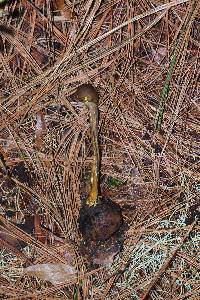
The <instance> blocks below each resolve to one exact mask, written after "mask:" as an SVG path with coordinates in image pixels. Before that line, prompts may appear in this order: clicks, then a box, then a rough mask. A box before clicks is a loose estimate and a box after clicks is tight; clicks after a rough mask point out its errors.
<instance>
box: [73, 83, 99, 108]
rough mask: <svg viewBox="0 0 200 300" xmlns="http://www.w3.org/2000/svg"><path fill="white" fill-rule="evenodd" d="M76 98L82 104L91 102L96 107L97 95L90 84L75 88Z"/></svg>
mask: <svg viewBox="0 0 200 300" xmlns="http://www.w3.org/2000/svg"><path fill="white" fill-rule="evenodd" d="M76 97H77V99H78V100H79V101H82V102H84V103H87V102H93V103H95V104H97V105H98V100H99V94H98V92H97V90H96V88H95V87H94V86H93V85H91V84H89V83H88V84H82V85H80V86H79V87H78V88H77V91H76Z"/></svg>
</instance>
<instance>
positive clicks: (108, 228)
mask: <svg viewBox="0 0 200 300" xmlns="http://www.w3.org/2000/svg"><path fill="white" fill-rule="evenodd" d="M122 223H123V217H122V212H121V208H120V206H119V205H117V204H115V203H114V202H112V201H111V200H110V199H105V198H104V199H102V200H101V202H100V203H99V204H97V205H96V206H91V207H89V206H87V205H86V206H84V207H83V208H82V209H81V211H80V219H79V224H80V232H81V233H82V235H83V237H84V238H85V239H87V240H88V239H89V240H93V241H96V240H98V241H99V240H100V241H102V240H107V239H108V238H110V237H111V236H112V235H113V234H114V233H115V232H116V231H117V230H118V229H119V228H120V226H121V225H122Z"/></svg>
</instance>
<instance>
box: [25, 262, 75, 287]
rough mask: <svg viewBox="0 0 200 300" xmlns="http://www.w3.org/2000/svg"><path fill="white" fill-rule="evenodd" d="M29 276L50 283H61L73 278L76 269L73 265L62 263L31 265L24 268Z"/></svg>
mask: <svg viewBox="0 0 200 300" xmlns="http://www.w3.org/2000/svg"><path fill="white" fill-rule="evenodd" d="M24 272H25V273H26V274H28V275H30V276H36V277H39V278H40V279H42V280H47V281H50V282H51V283H52V284H55V285H56V284H63V283H65V282H67V281H69V280H73V279H75V274H76V270H75V268H74V267H73V266H71V265H69V264H64V263H54V264H53V263H46V264H37V265H32V266H29V267H27V268H25V269H24Z"/></svg>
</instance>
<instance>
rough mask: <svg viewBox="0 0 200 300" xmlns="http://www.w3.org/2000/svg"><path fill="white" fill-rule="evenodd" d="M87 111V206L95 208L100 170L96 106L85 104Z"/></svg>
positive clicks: (94, 104)
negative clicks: (89, 141) (89, 145)
mask: <svg viewBox="0 0 200 300" xmlns="http://www.w3.org/2000/svg"><path fill="white" fill-rule="evenodd" d="M85 105H86V106H87V108H88V110H89V117H90V131H91V139H92V147H93V162H92V170H91V179H90V180H91V186H90V193H89V196H88V198H87V202H86V203H87V205H89V206H95V205H96V204H97V203H98V194H99V168H100V154H99V142H98V106H97V104H96V103H94V102H85Z"/></svg>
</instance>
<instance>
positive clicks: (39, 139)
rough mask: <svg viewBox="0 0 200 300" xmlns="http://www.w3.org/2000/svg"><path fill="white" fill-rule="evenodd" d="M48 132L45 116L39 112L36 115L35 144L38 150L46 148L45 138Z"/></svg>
mask: <svg viewBox="0 0 200 300" xmlns="http://www.w3.org/2000/svg"><path fill="white" fill-rule="evenodd" d="M45 130H46V124H45V119H44V114H43V112H42V111H39V112H38V113H37V115H36V125H35V142H36V146H37V149H38V150H42V149H43V148H44V142H43V137H44V133H45Z"/></svg>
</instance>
